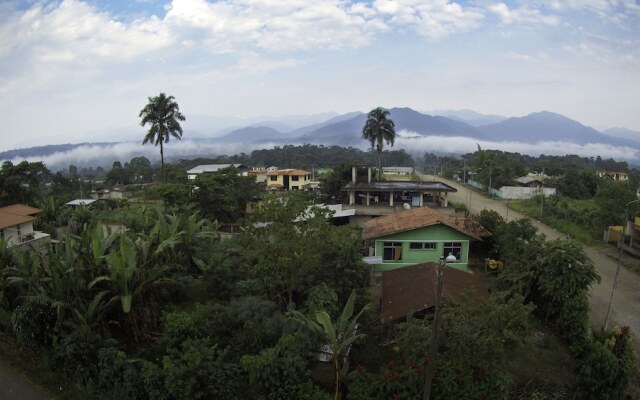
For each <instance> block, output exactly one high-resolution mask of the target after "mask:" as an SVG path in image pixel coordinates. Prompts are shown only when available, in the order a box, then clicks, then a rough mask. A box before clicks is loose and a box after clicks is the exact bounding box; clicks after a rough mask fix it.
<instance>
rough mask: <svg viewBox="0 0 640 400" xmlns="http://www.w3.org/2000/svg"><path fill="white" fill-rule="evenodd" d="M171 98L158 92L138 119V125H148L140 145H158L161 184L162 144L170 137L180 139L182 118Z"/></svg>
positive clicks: (178, 108) (150, 99)
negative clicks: (147, 130)
mask: <svg viewBox="0 0 640 400" xmlns="http://www.w3.org/2000/svg"><path fill="white" fill-rule="evenodd" d="M174 100H175V98H174V97H173V96H167V95H166V94H164V93H162V92H160V94H159V95H157V96H156V97H149V103H147V105H146V106H144V108H143V109H142V110H140V115H138V117H140V118H142V120H141V121H140V125H142V126H145V125H146V124H150V125H151V126H150V127H149V132H147V135H146V136H145V137H144V140H143V141H142V144H146V143H149V142H151V143H153V144H154V145H156V146H157V145H160V163H161V168H162V183H163V184H164V183H165V176H164V150H163V148H162V144H163V143H165V142H168V141H169V139H170V138H171V136H173V137H174V138H176V139H178V140H179V139H180V138H182V127H181V126H180V123H179V122H178V121H184V120H185V118H184V116H183V115H182V114H181V113H180V107H178V103H176V102H175V101H174Z"/></svg>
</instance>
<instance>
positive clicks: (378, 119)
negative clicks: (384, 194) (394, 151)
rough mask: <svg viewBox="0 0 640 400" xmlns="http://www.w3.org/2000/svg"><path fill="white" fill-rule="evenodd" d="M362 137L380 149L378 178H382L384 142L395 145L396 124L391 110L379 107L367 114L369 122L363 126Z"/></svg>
mask: <svg viewBox="0 0 640 400" xmlns="http://www.w3.org/2000/svg"><path fill="white" fill-rule="evenodd" d="M362 138H363V139H366V140H368V141H369V142H371V147H372V148H373V146H374V145H375V146H376V150H378V179H380V177H381V171H382V146H383V142H387V144H390V145H391V146H392V147H393V141H394V140H395V138H396V130H395V124H394V123H393V120H391V119H390V118H389V110H386V109H384V108H382V107H377V108H374V109H373V110H371V111H370V112H369V114H367V122H366V123H365V124H364V127H363V128H362Z"/></svg>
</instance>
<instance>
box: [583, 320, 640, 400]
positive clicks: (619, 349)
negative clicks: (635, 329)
mask: <svg viewBox="0 0 640 400" xmlns="http://www.w3.org/2000/svg"><path fill="white" fill-rule="evenodd" d="M636 373H637V371H636V366H635V354H634V351H633V343H632V342H631V337H630V336H629V327H628V326H624V327H622V328H621V327H619V326H615V327H614V328H613V329H611V330H610V331H607V332H601V333H599V334H597V335H595V337H594V338H593V340H592V341H590V342H589V343H588V345H587V346H586V347H585V349H584V352H583V354H582V357H581V359H580V361H579V365H578V388H579V390H580V392H581V394H582V396H583V397H581V398H584V399H589V400H591V399H593V400H596V399H598V400H600V399H602V400H615V399H624V398H626V397H625V394H626V392H627V388H628V386H629V383H630V381H631V379H632V377H633V376H634V375H635V374H636Z"/></svg>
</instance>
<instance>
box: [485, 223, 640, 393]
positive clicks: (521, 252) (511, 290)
mask: <svg viewBox="0 0 640 400" xmlns="http://www.w3.org/2000/svg"><path fill="white" fill-rule="evenodd" d="M479 222H480V223H481V224H482V225H483V226H485V227H488V228H489V229H490V230H491V231H492V232H493V246H492V252H493V255H494V256H495V257H496V258H499V259H502V260H504V269H503V270H502V271H500V272H499V275H498V288H500V289H502V290H505V291H506V293H507V296H523V297H524V301H525V303H527V304H533V305H535V310H534V313H535V315H537V317H538V318H539V319H540V320H542V321H545V322H546V323H548V324H549V325H550V326H551V327H552V328H553V329H554V330H555V331H556V333H557V335H558V336H559V337H560V338H562V339H563V340H564V341H565V343H566V344H567V345H568V346H569V349H570V351H571V354H572V356H573V357H574V359H575V360H576V362H577V365H578V367H577V369H576V374H577V378H578V379H577V388H576V389H575V390H576V391H577V393H578V394H579V395H580V398H585V399H603V398H606V399H613V398H624V394H625V392H626V390H627V388H628V385H629V383H630V381H631V379H632V378H633V377H634V376H635V374H636V365H635V355H634V352H633V347H632V343H631V338H630V337H629V328H628V327H614V328H612V329H611V330H610V331H606V332H605V331H603V332H598V333H596V332H594V333H590V329H589V327H590V323H589V301H588V298H587V291H588V289H589V287H590V286H591V285H592V284H594V283H596V282H599V281H600V276H599V275H598V273H597V272H596V270H595V267H594V265H593V263H592V262H591V260H590V259H589V258H588V257H587V256H586V254H585V253H584V252H583V250H582V248H581V247H580V246H579V245H578V244H576V242H573V241H544V238H542V237H541V236H539V235H538V234H537V233H536V229H535V227H533V225H532V224H531V222H530V221H529V220H518V221H511V222H505V221H504V219H503V218H502V217H501V216H499V215H498V214H497V213H496V212H494V211H486V210H484V211H482V212H481V213H480V216H479Z"/></svg>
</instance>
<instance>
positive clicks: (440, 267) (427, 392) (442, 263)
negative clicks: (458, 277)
mask: <svg viewBox="0 0 640 400" xmlns="http://www.w3.org/2000/svg"><path fill="white" fill-rule="evenodd" d="M456 261H457V259H456V257H455V256H454V255H453V254H451V253H449V255H448V256H447V258H446V259H445V258H444V257H440V259H439V260H438V262H437V263H436V279H437V283H436V306H435V312H434V316H433V335H432V337H431V358H430V359H429V364H427V376H426V378H425V382H424V395H423V397H422V399H423V400H429V398H430V397H431V384H432V383H433V373H434V372H435V368H436V365H435V364H436V358H437V356H438V323H439V321H440V301H441V298H442V281H443V279H444V269H445V267H446V266H447V264H448V263H450V262H456Z"/></svg>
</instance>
